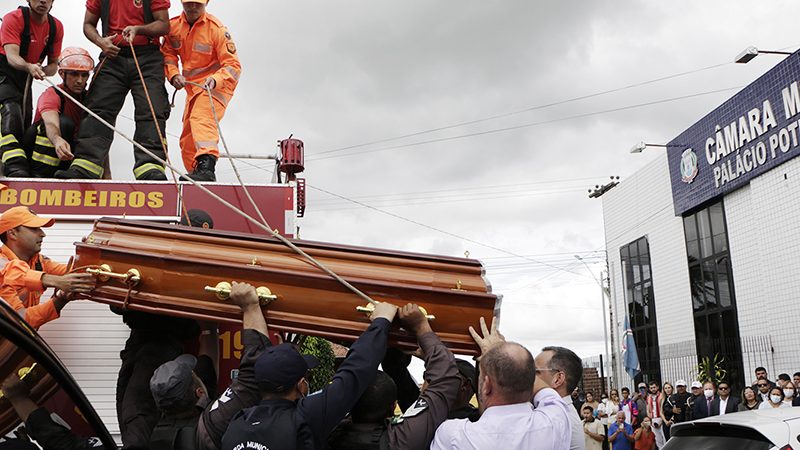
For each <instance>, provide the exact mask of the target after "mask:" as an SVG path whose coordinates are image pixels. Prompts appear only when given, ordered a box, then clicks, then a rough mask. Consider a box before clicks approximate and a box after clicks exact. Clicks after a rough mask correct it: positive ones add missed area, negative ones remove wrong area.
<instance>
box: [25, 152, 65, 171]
mask: <svg viewBox="0 0 800 450" xmlns="http://www.w3.org/2000/svg"><path fill="white" fill-rule="evenodd" d="M31 159H32V160H34V161H36V162H40V163H42V164H46V165H48V166H56V167H57V166H58V165H59V164H61V160H60V159H58V158H54V157H52V156H50V155H45V154H44V153H39V152H33V155H31Z"/></svg>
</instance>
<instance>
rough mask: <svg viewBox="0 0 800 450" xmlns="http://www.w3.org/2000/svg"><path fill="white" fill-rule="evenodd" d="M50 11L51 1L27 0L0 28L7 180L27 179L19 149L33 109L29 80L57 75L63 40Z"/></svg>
mask: <svg viewBox="0 0 800 450" xmlns="http://www.w3.org/2000/svg"><path fill="white" fill-rule="evenodd" d="M52 7H53V0H28V7H24V6H21V7H19V8H18V9H15V10H14V11H11V12H10V13H8V14H6V15H5V17H3V25H2V27H0V41H2V44H3V46H2V48H0V152H1V153H2V161H3V175H5V176H7V177H28V176H30V168H29V166H28V158H27V156H26V154H25V150H23V148H22V141H23V133H25V129H26V128H27V127H28V125H29V124H30V120H31V111H32V109H33V108H32V104H33V102H32V99H31V87H30V79H31V78H35V79H37V80H43V79H44V77H46V76H50V75H53V74H55V73H56V61H58V57H59V56H60V54H61V41H62V39H63V38H64V27H63V26H62V25H61V22H60V21H59V20H58V19H56V18H55V17H53V16H51V15H50V9H51V8H52ZM45 59H47V65H46V66H42V64H43V62H44V60H45ZM23 103H24V104H23Z"/></svg>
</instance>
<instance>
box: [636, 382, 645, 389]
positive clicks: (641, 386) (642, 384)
mask: <svg viewBox="0 0 800 450" xmlns="http://www.w3.org/2000/svg"><path fill="white" fill-rule="evenodd" d="M637 387H639V388H646V387H647V383H639V385H638V386H637Z"/></svg>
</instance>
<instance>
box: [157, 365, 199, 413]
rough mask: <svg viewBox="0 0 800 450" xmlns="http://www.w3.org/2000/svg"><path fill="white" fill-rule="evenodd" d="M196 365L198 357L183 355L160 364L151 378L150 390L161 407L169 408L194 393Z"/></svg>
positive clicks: (163, 408)
mask: <svg viewBox="0 0 800 450" xmlns="http://www.w3.org/2000/svg"><path fill="white" fill-rule="evenodd" d="M196 365H197V358H195V357H194V356H192V355H181V356H178V357H177V358H175V359H173V360H172V361H167V362H165V363H164V364H162V365H160V366H158V369H156V370H155V372H153V376H152V377H151V378H150V392H152V393H153V399H154V400H155V401H156V406H158V408H159V409H162V410H169V409H171V408H173V407H175V406H176V405H180V404H182V403H183V402H184V401H185V399H186V398H187V396H189V395H191V394H192V391H193V389H194V382H193V381H192V371H193V370H194V367H195V366H196Z"/></svg>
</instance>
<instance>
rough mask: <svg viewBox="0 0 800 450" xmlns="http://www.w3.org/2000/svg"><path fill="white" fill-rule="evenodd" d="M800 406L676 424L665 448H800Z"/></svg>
mask: <svg viewBox="0 0 800 450" xmlns="http://www.w3.org/2000/svg"><path fill="white" fill-rule="evenodd" d="M798 438H800V407H797V408H777V409H768V410H763V409H762V410H755V411H743V412H737V413H731V414H725V415H724V416H712V417H706V418H704V419H698V420H695V421H693V422H685V423H679V424H675V425H673V426H672V428H670V439H669V441H667V445H665V446H664V447H663V448H662V450H678V449H691V450H773V449H775V450H792V449H795V450H800V440H798Z"/></svg>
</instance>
